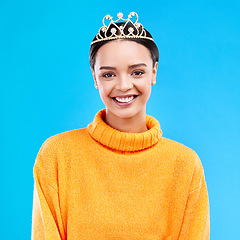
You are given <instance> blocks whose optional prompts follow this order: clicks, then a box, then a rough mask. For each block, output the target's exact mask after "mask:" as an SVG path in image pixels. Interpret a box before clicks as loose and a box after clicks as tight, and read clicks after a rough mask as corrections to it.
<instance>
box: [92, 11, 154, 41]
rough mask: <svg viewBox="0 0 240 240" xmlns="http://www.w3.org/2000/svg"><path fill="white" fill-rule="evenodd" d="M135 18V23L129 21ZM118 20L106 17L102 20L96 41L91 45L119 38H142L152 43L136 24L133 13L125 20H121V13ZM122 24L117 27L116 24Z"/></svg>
mask: <svg viewBox="0 0 240 240" xmlns="http://www.w3.org/2000/svg"><path fill="white" fill-rule="evenodd" d="M134 16H136V20H135V22H133V21H132V20H131V18H132V17H134ZM117 17H118V19H117V20H116V21H113V17H112V16H110V15H106V16H105V17H104V18H103V26H102V27H101V28H100V29H99V31H98V33H97V35H96V39H95V40H94V41H92V42H91V45H92V44H94V43H97V42H101V41H107V40H114V39H121V38H144V39H148V40H151V41H154V40H153V39H152V38H151V37H147V33H146V31H145V29H144V28H143V25H142V24H141V23H139V22H138V15H137V13H135V12H131V13H130V14H129V15H128V18H127V19H124V18H123V14H122V13H118V14H117ZM106 19H108V20H110V23H109V24H108V25H106V24H105V20H106ZM119 21H120V22H121V23H123V24H122V25H121V26H118V25H117V24H116V23H117V22H119Z"/></svg>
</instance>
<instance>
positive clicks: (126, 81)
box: [116, 74, 133, 92]
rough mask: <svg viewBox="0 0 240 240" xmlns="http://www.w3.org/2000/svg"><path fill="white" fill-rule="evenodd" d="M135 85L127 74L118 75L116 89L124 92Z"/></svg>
mask: <svg viewBox="0 0 240 240" xmlns="http://www.w3.org/2000/svg"><path fill="white" fill-rule="evenodd" d="M132 87H133V83H132V81H131V79H130V77H129V76H128V75H127V74H122V75H119V76H118V79H117V85H116V89H117V90H119V91H122V92H127V91H128V90H129V89H131V88H132Z"/></svg>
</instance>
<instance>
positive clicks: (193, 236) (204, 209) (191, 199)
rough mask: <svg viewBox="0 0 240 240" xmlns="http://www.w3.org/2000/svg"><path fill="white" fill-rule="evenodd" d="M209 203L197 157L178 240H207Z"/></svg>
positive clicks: (208, 232) (200, 165)
mask: <svg viewBox="0 0 240 240" xmlns="http://www.w3.org/2000/svg"><path fill="white" fill-rule="evenodd" d="M209 234H210V219H209V201H208V193H207V186H206V182H205V177H204V172H203V168H202V164H201V162H200V160H199V158H198V157H197V160H196V164H195V169H194V173H193V177H192V182H191V186H190V189H189V195H188V200H187V204H186V208H185V214H184V219H183V222H182V227H181V231H180V234H179V240H186V239H187V240H208V239H209Z"/></svg>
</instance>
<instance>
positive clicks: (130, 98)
mask: <svg viewBox="0 0 240 240" xmlns="http://www.w3.org/2000/svg"><path fill="white" fill-rule="evenodd" d="M133 17H136V21H135V22H133V21H132V19H133ZM105 19H109V20H110V23H109V25H108V26H107V25H105ZM103 23H104V26H103V27H102V28H101V29H100V30H99V32H98V34H97V35H96V36H95V38H94V39H93V42H92V44H91V49H90V65H91V69H92V74H93V78H94V81H95V87H96V88H97V89H99V93H100V96H101V99H102V101H103V103H104V104H105V107H106V109H105V110H101V111H100V112H99V113H97V115H96V116H95V118H94V120H93V122H92V123H90V124H89V125H88V127H87V128H84V129H78V130H73V131H69V132H65V133H62V134H59V135H56V136H54V137H51V138H50V139H48V140H47V141H46V142H45V143H44V144H43V146H42V148H41V149H40V151H39V154H38V156H37V159H36V163H35V166H34V178H35V188H34V189H35V190H34V205H33V229H32V239H56V240H57V239H188V240H189V239H194V240H196V239H209V205H208V194H207V188H206V183H205V178H204V172H203V168H202V165H201V162H200V160H199V158H198V156H197V154H196V153H195V152H194V151H192V150H191V149H189V148H187V147H185V146H183V145H182V144H179V143H177V142H174V141H172V140H169V139H166V138H164V137H162V136H161V133H162V132H161V130H160V125H159V123H158V121H157V120H156V119H154V118H153V117H151V116H147V115H146V104H147V101H148V99H149V97H150V94H151V86H152V85H154V84H155V82H156V74H157V64H158V49H157V46H156V45H155V43H154V41H153V39H152V36H151V35H150V33H149V32H148V31H147V30H146V29H144V28H143V26H142V25H141V24H140V23H138V16H137V14H136V13H134V12H132V13H130V14H129V16H128V19H123V15H122V14H121V13H119V14H118V19H117V20H116V21H113V20H112V17H110V16H109V15H107V16H106V17H105V18H104V20H103Z"/></svg>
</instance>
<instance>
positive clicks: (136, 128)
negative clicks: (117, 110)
mask: <svg viewBox="0 0 240 240" xmlns="http://www.w3.org/2000/svg"><path fill="white" fill-rule="evenodd" d="M105 122H106V123H107V124H108V125H109V126H111V127H112V128H114V129H117V130H118V131H121V132H126V133H141V132H146V131H147V130H148V128H147V125H146V112H141V113H139V114H138V115H135V116H133V117H128V118H120V117H118V116H116V115H113V114H111V113H110V112H109V111H108V110H106V118H105Z"/></svg>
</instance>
